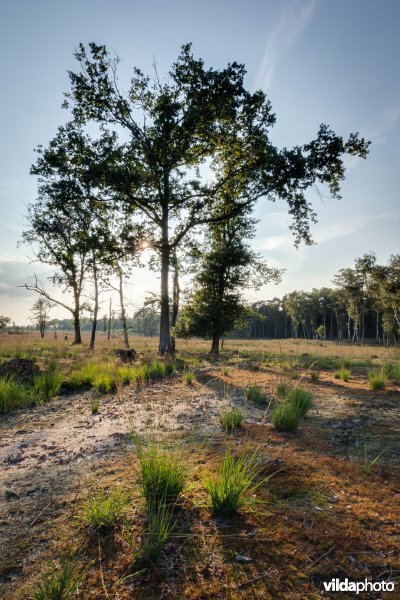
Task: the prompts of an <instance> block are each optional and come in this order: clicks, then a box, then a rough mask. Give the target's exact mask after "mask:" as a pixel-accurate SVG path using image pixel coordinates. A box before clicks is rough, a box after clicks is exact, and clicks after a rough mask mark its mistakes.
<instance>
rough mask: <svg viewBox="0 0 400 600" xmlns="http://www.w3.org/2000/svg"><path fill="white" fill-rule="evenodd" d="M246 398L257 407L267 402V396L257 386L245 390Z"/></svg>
mask: <svg viewBox="0 0 400 600" xmlns="http://www.w3.org/2000/svg"><path fill="white" fill-rule="evenodd" d="M246 398H247V400H249V401H250V402H254V404H258V405H259V406H265V404H266V402H267V396H266V395H265V392H263V390H262V389H261V388H260V387H259V386H258V385H252V386H251V387H249V388H247V390H246Z"/></svg>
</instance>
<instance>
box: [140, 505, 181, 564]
mask: <svg viewBox="0 0 400 600" xmlns="http://www.w3.org/2000/svg"><path fill="white" fill-rule="evenodd" d="M175 525H176V521H174V520H173V517H172V506H171V505H170V504H168V503H166V502H156V503H155V504H153V505H151V506H149V513H148V519H147V527H146V529H145V531H144V533H143V543H142V552H143V556H144V558H146V559H147V560H151V561H153V562H155V561H157V560H158V558H159V557H160V555H161V552H162V550H163V548H164V546H165V543H166V542H167V540H168V538H169V537H170V535H171V533H172V532H173V530H174V528H175Z"/></svg>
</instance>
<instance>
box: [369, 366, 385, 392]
mask: <svg viewBox="0 0 400 600" xmlns="http://www.w3.org/2000/svg"><path fill="white" fill-rule="evenodd" d="M368 379H369V389H370V390H384V389H385V387H386V377H385V375H384V374H383V372H381V371H370V372H369V373H368Z"/></svg>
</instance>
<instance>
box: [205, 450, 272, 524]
mask: <svg viewBox="0 0 400 600" xmlns="http://www.w3.org/2000/svg"><path fill="white" fill-rule="evenodd" d="M260 470H261V469H260V462H259V459H258V457H257V455H256V454H255V453H254V454H251V455H250V454H248V453H246V452H244V453H243V454H242V455H241V456H240V457H239V458H238V459H235V458H234V457H233V456H232V454H231V452H230V450H228V452H227V453H226V454H225V456H224V459H223V461H222V464H221V466H220V468H219V470H218V472H217V473H216V474H214V475H211V476H210V477H209V478H208V479H207V480H206V481H205V482H204V486H205V488H206V490H207V492H208V494H209V496H210V502H211V506H212V509H213V511H214V513H216V514H221V513H232V512H236V511H237V510H239V509H240V508H241V507H242V506H244V505H246V504H248V503H251V502H252V501H253V502H254V499H253V498H252V496H253V495H254V493H255V491H256V490H257V489H258V488H259V486H260V485H262V483H263V482H264V481H266V480H265V479H264V480H262V481H259V482H258V483H257V479H258V475H259V474H260Z"/></svg>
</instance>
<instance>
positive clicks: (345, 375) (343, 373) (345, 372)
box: [339, 367, 351, 382]
mask: <svg viewBox="0 0 400 600" xmlns="http://www.w3.org/2000/svg"><path fill="white" fill-rule="evenodd" d="M350 375H351V373H350V371H349V369H346V368H345V367H342V368H341V369H340V371H339V377H340V379H341V380H342V381H345V382H347V381H349V379H350Z"/></svg>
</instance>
